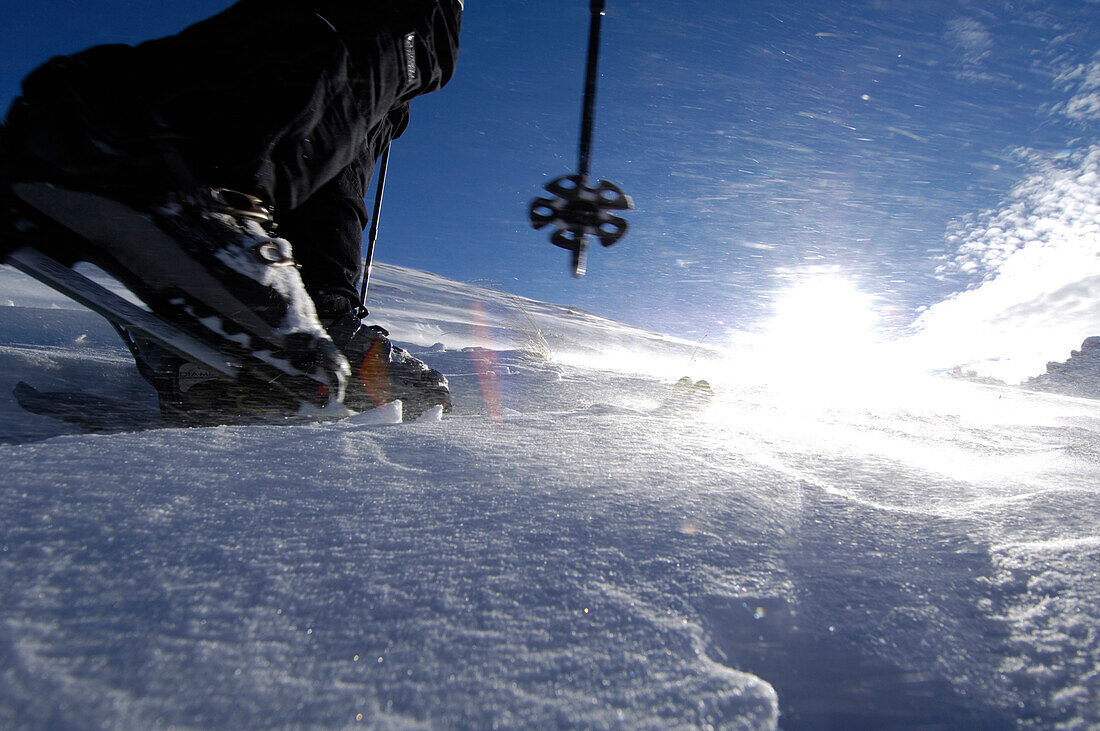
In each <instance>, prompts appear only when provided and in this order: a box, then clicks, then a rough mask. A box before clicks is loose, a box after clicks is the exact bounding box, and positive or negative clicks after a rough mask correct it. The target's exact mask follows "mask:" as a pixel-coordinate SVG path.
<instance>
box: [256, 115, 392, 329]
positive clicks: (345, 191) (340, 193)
mask: <svg viewBox="0 0 1100 731" xmlns="http://www.w3.org/2000/svg"><path fill="white" fill-rule="evenodd" d="M407 122H408V105H405V106H402V107H399V108H398V109H397V110H396V111H394V112H392V113H391V114H390V116H389V117H387V118H386V119H385V120H383V121H382V123H381V124H379V125H378V126H377V127H376V128H375V129H373V130H372V131H371V133H370V135H369V136H368V140H367V143H366V145H365V147H364V152H363V154H362V155H361V156H360V157H359V159H358V160H356V161H355V162H354V163H352V164H351V165H349V166H348V167H347V168H345V169H344V170H343V171H342V172H341V173H340V174H339V175H337V176H336V178H334V179H333V180H330V181H329V182H328V183H326V184H325V185H324V186H323V187H322V188H321V189H320V190H318V191H317V192H316V193H314V194H313V195H312V196H310V197H309V198H308V199H306V200H305V201H304V202H303V203H302V204H301V205H299V206H297V207H296V208H293V209H291V210H288V211H278V212H277V214H278V215H277V221H278V224H279V233H280V234H281V235H283V236H285V237H286V238H288V239H289V240H290V241H292V242H293V243H294V258H295V259H296V260H297V261H298V264H299V265H300V266H301V274H302V281H303V282H304V283H305V286H306V290H307V291H308V292H309V294H310V296H312V297H313V301H314V303H315V304H316V305H317V313H318V316H319V317H320V318H321V322H322V323H323V324H325V325H326V326H328V325H330V324H331V323H333V322H334V321H336V320H337V319H339V318H340V317H341V316H343V315H345V314H347V313H349V312H352V311H353V310H356V309H357V308H358V307H359V305H360V302H359V296H360V295H359V283H360V281H361V279H360V278H361V276H362V261H363V252H362V248H363V229H364V228H366V226H367V222H368V218H369V216H368V213H367V206H366V201H365V200H364V197H365V196H366V193H367V188H368V187H369V185H370V180H371V177H372V176H373V173H374V166H375V161H376V160H378V158H379V156H380V155H381V154H382V151H383V149H384V148H385V146H386V145H387V144H388V143H389V142H390V141H391V140H393V139H395V138H396V137H398V136H400V135H401V133H402V132H403V131H404V129H405V126H406V125H407Z"/></svg>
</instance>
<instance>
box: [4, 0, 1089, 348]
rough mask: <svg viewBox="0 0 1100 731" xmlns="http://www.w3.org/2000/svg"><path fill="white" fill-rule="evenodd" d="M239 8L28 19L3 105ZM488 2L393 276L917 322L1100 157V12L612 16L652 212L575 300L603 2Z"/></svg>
mask: <svg viewBox="0 0 1100 731" xmlns="http://www.w3.org/2000/svg"><path fill="white" fill-rule="evenodd" d="M228 4H229V3H227V2H224V1H223V2H214V1H213V0H193V1H192V2H189V3H186V4H183V3H162V2H159V1H154V0H129V1H127V2H121V1H115V2H101V1H99V0H83V1H81V2H74V1H69V0H36V2H33V3H31V2H24V1H23V0H10V1H9V2H8V3H6V4H5V6H4V10H3V11H2V13H0V17H3V20H4V22H3V23H2V24H0V25H2V26H3V27H2V29H0V38H2V44H0V45H2V51H0V53H2V56H0V97H2V101H3V102H4V103H5V104H6V103H7V101H8V100H10V99H11V98H12V97H13V96H14V95H15V94H16V93H17V88H18V80H19V78H20V77H21V76H22V75H23V74H25V73H26V72H27V71H29V70H30V69H31V68H32V67H33V66H34V65H35V64H36V63H38V62H39V61H41V60H42V59H44V58H46V57H48V56H49V55H51V54H56V53H64V52H70V51H76V50H79V49H81V48H83V47H85V46H88V45H91V44H94V43H102V42H118V41H122V42H137V41H140V40H144V39H147V38H150V37H155V36H158V35H163V34H166V33H169V32H172V31H175V30H178V29H180V28H182V27H183V26H184V25H186V24H187V23H189V22H192V21H194V20H198V19H200V18H202V17H205V16H207V15H210V14H212V13H213V12H215V11H217V10H220V9H221V8H223V7H226V6H228ZM467 6H468V7H467V12H466V17H465V20H464V29H463V50H462V55H461V57H460V62H459V70H458V74H457V76H456V78H455V79H454V81H453V82H452V83H451V84H450V85H449V86H448V87H447V88H446V89H444V90H443V91H442V92H440V93H438V94H435V95H431V96H429V97H425V98H422V99H420V100H418V102H417V103H415V104H414V108H413V117H412V125H411V127H410V130H409V131H408V132H407V133H406V135H405V136H404V137H403V138H402V139H401V140H399V141H398V143H397V144H396V145H395V147H394V153H393V161H392V169H391V178H390V181H389V187H388V190H387V204H386V208H385V210H384V213H383V220H382V232H381V238H380V241H379V250H378V258H379V259H380V260H382V261H386V262H389V263H394V264H401V265H407V266H412V267H416V268H420V269H426V270H429V271H433V272H437V273H439V274H442V275H445V276H448V277H451V278H454V279H458V280H462V281H475V280H483V281H485V282H486V283H491V284H494V285H497V286H500V287H501V288H503V289H505V290H507V291H511V292H515V293H517V294H522V295H525V296H530V297H534V298H537V299H542V300H549V301H553V302H559V303H564V304H572V305H576V306H579V307H583V308H585V309H589V310H592V311H596V312H599V313H601V314H606V315H609V316H611V317H615V318H617V319H621V320H624V321H627V322H629V323H631V324H636V325H640V326H643V327H648V328H651V329H655V330H659V331H663V332H668V333H673V334H682V335H686V336H691V337H694V338H708V339H709V340H710V341H711V342H723V341H724V339H725V338H727V337H728V333H729V331H731V330H740V329H746V328H750V329H751V328H752V327H756V326H759V324H760V323H762V322H765V321H766V320H767V318H768V317H769V314H770V312H771V309H770V308H771V304H772V302H773V301H774V300H775V299H776V298H777V296H778V295H779V294H780V293H781V292H783V291H784V289H785V288H786V287H788V286H789V284H790V282H791V281H792V280H797V279H798V278H799V277H800V276H803V274H804V273H805V272H807V271H820V270H828V271H832V272H839V273H841V274H842V276H844V277H846V278H848V279H849V280H850V281H852V282H854V283H856V285H857V286H858V287H859V289H860V290H861V291H863V292H865V293H866V294H868V295H869V296H871V297H873V298H875V300H876V302H877V303H878V305H877V306H878V307H879V309H880V311H881V314H882V321H883V323H884V324H885V325H887V326H889V327H893V328H900V327H906V326H909V325H910V324H911V323H913V321H914V318H916V317H917V315H918V314H919V313H920V312H921V311H922V308H927V307H929V306H931V305H935V304H937V303H939V302H941V301H942V300H944V299H945V298H948V297H949V296H950V295H952V293H956V292H959V291H962V290H965V289H966V288H967V287H971V288H973V287H975V286H977V285H979V284H981V282H982V281H983V278H984V279H988V278H990V277H995V276H996V274H997V270H996V269H993V270H977V269H976V268H975V267H973V266H971V267H966V266H962V265H957V266H954V267H952V266H946V267H945V266H944V262H945V261H948V262H950V261H952V260H954V259H956V258H957V257H958V256H959V255H960V252H959V246H960V243H961V242H966V241H969V242H970V243H971V248H973V247H974V246H978V245H979V244H977V243H975V242H982V241H986V240H987V239H989V237H988V236H987V235H986V233H988V232H986V233H982V232H977V233H975V228H974V227H975V226H980V225H982V224H981V222H982V221H983V220H987V219H988V220H993V219H994V218H996V213H995V212H996V211H997V210H999V209H1000V208H1003V207H1004V206H1011V205H1012V191H1013V189H1014V187H1016V186H1019V185H1021V183H1022V181H1026V180H1029V177H1028V176H1032V175H1035V174H1037V171H1039V172H1041V171H1042V170H1043V169H1045V168H1044V165H1046V166H1050V165H1054V166H1057V165H1063V166H1064V165H1067V164H1075V163H1073V162H1072V161H1073V160H1075V159H1078V158H1075V157H1074V156H1075V155H1081V154H1083V151H1087V150H1088V149H1090V145H1092V144H1093V143H1094V142H1096V140H1095V126H1096V118H1097V116H1098V115H1096V114H1093V111H1094V110H1092V107H1090V104H1091V100H1090V96H1089V95H1090V94H1091V93H1092V89H1093V82H1092V81H1090V79H1091V76H1090V75H1089V74H1090V69H1092V65H1091V64H1094V63H1095V60H1094V55H1095V54H1096V53H1097V51H1100V22H1098V21H1100V4H1098V3H1097V2H1095V0H1054V1H1052V2H1032V1H1030V0H1028V1H1019V2H1018V1H1015V0H1014V1H1012V2H1009V1H1008V0H974V1H969V2H961V1H955V2H948V1H945V0H926V1H924V2H911V1H908V0H859V1H853V0H814V1H807V2H799V3H792V2H780V1H778V0H774V1H770V2H768V1H761V0H750V1H746V2H737V3H732V2H713V1H704V0H665V1H663V2H640V1H633V0H608V12H607V17H606V20H605V23H604V43H603V50H602V58H601V72H602V73H601V79H600V90H599V106H598V110H597V117H596V136H595V142H594V153H593V161H592V173H593V175H594V176H596V177H604V178H607V179H608V180H611V181H613V182H615V183H617V184H618V185H620V186H621V187H622V188H623V189H624V190H625V191H626V192H627V193H628V194H630V195H631V196H633V198H634V200H635V203H636V205H637V210H636V211H634V212H632V213H631V214H630V216H629V219H630V223H631V226H632V230H631V232H630V233H629V234H628V235H627V237H626V238H625V239H624V240H623V241H622V242H621V243H619V244H618V245H617V246H616V247H614V248H612V249H608V250H602V249H600V250H594V251H593V252H592V254H591V257H590V261H589V273H588V276H587V277H585V278H583V279H580V280H574V279H573V278H572V277H571V276H570V275H569V273H568V263H567V260H568V256H567V254H566V253H565V252H564V251H562V250H560V249H557V248H555V247H553V246H551V245H550V244H549V243H548V241H547V240H546V236H545V235H544V234H541V233H537V232H535V231H533V230H531V229H530V228H529V226H528V224H527V220H526V206H527V203H528V201H529V200H530V199H531V198H533V197H535V196H537V195H539V194H540V192H541V190H540V186H541V185H542V184H544V183H545V182H547V181H549V180H550V179H552V178H554V177H556V176H558V175H562V174H566V173H569V172H572V171H573V168H574V166H575V164H576V145H577V130H578V126H579V116H580V97H581V91H582V87H583V68H584V52H585V43H586V33H587V26H588V19H589V12H588V2H587V1H586V0H569V1H564V0H553V1H552V2H551V1H550V0H545V1H540V2H516V0H469V2H468V3H467ZM1075 70H1076V71H1075ZM1097 78H1098V79H1100V71H1098V72H1097ZM1096 83H1097V84H1100V81H1097V82H1096ZM1075 99H1076V100H1077V101H1076V102H1074V100H1075ZM1074 104H1076V106H1074ZM1098 108H1100V107H1098ZM1090 110H1091V111H1090ZM257 113H262V110H257ZM1078 177H1080V176H1078ZM983 216H985V218H983ZM1009 238H1011V237H1009ZM1017 238H1018V237H1017ZM1012 240H1013V241H1014V240H1016V239H1012ZM598 248H599V247H597V249H598ZM979 258H981V257H979ZM1092 294H1093V293H1092V291H1091V290H1090V292H1089V297H1091V296H1092ZM1097 325H1098V327H1097V328H1096V329H1097V331H1100V323H1097ZM1086 326H1087V323H1086V325H1080V326H1079V327H1078V329H1081V328H1084V327H1086ZM1088 334H1092V333H1089V332H1082V333H1081V338H1083V337H1084V336H1086V335H1088ZM1073 344H1074V343H1070V345H1073Z"/></svg>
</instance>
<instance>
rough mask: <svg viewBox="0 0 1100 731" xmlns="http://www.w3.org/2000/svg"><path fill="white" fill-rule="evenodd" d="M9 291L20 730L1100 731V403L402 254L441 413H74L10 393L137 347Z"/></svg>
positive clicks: (5, 617)
mask: <svg viewBox="0 0 1100 731" xmlns="http://www.w3.org/2000/svg"><path fill="white" fill-rule="evenodd" d="M0 305H6V306H4V307H2V308H0V398H3V399H4V401H3V404H2V405H0V442H2V443H0V458H2V461H3V465H4V477H3V480H2V481H0V725H2V726H3V727H5V728H44V727H51V728H100V727H109V728H153V727H181V728H256V727H326V728H341V727H354V726H357V725H362V726H365V727H373V728H488V727H495V726H499V727H550V728H557V727H586V728H624V729H625V728H630V729H637V728H654V729H656V728H661V729H664V728H679V727H682V728H692V727H698V728H709V727H715V728H753V729H755V728H770V727H775V726H777V725H778V726H781V727H783V728H800V727H801V728H805V727H813V728H821V727H835V728H855V727H907V726H909V727H912V726H928V727H940V728H945V727H957V728H964V727H965V728H1002V727H1007V726H1012V725H1021V726H1024V727H1036V728H1038V727H1042V728H1053V727H1063V728H1087V727H1096V726H1098V725H1100V629H1098V628H1100V572H1098V571H1097V566H1098V559H1100V402H1097V401H1091V400H1086V399H1078V398H1071V397H1066V396H1060V395H1054V394H1043V393H1034V392H1028V391H1023V390H1019V389H1014V388H1008V387H1000V386H991V385H983V384H976V383H969V382H963V381H957V380H950V379H935V378H931V377H921V376H916V375H912V374H903V373H898V374H896V375H894V374H891V373H882V372H878V371H877V369H875V368H874V367H873V366H870V365H868V363H867V362H864V361H861V360H857V359H852V358H848V359H845V360H844V361H842V363H843V364H844V365H843V366H841V367H831V368H830V367H825V365H826V364H824V363H823V362H822V361H825V360H827V359H828V354H827V353H825V352H823V351H822V350H820V349H818V348H817V346H810V345H805V344H803V345H805V347H803V349H802V350H799V349H797V348H795V349H789V350H787V351H784V357H785V358H786V361H785V362H786V365H787V367H786V368H779V369H776V368H771V367H768V365H767V362H764V365H763V366H761V364H760V363H754V359H755V358H756V357H757V355H756V353H755V352H754V351H753V350H751V349H742V350H737V351H728V352H724V351H720V350H719V349H716V348H706V347H703V346H700V345H698V344H695V343H689V342H685V341H680V340H676V339H673V338H669V337H666V336H661V335H656V334H652V333H647V332H643V331H639V330H637V329H634V328H630V327H627V326H624V325H621V324H618V323H615V322H612V321H609V320H606V319H603V318H600V317H597V316H595V315H592V314H589V313H586V312H583V311H578V310H574V309H570V308H566V307H559V306H554V305H549V304H545V303H539V302H533V301H530V300H526V299H522V298H519V297H514V296H511V295H508V294H506V293H503V292H500V291H497V290H495V289H493V288H481V287H476V286H472V285H469V284H460V283H456V282H452V281H448V280H445V279H442V278H439V277H436V276H433V275H429V274H425V273H421V272H415V271H410V270H405V269H399V268H395V267H388V266H382V265H378V266H376V273H375V279H374V283H373V289H372V305H373V306H372V319H373V320H374V321H376V322H378V323H380V324H383V325H385V326H386V327H387V328H389V329H390V331H391V333H392V336H393V338H394V339H395V340H396V341H398V342H399V343H402V344H405V345H407V347H409V349H410V350H411V351H412V352H413V353H414V354H416V355H418V356H421V357H423V358H424V359H426V360H427V361H428V362H430V363H431V364H432V365H433V366H435V367H437V368H439V369H440V370H442V371H444V372H445V373H446V374H447V375H448V376H449V377H450V379H451V384H452V388H453V392H454V397H455V410H454V413H453V414H451V415H449V416H447V417H445V418H444V419H443V420H442V421H440V422H430V421H424V422H416V423H410V424H395V423H387V422H388V421H392V419H390V418H387V413H388V412H382V413H381V414H374V415H371V414H367V415H363V416H361V417H357V418H353V419H349V420H346V421H340V422H330V423H304V424H281V425H262V426H246V427H220V428H207V429H190V430H178V429H153V430H148V431H141V432H133V433H115V434H82V433H80V432H79V431H78V430H77V429H75V428H73V427H69V426H66V425H64V424H61V423H58V422H55V421H51V420H49V419H44V418H41V417H37V416H33V415H31V414H28V413H25V412H23V411H21V410H20V408H19V407H18V406H17V405H16V403H15V401H14V399H12V398H11V396H10V394H11V391H12V389H13V387H14V386H15V384H16V383H17V382H19V381H21V380H22V381H27V382H29V383H31V384H32V385H33V386H35V387H36V388H39V389H41V390H45V391H49V390H81V391H86V392H89V393H97V394H101V395H106V396H112V397H115V398H126V399H130V400H133V401H135V402H137V403H147V404H148V405H149V407H150V408H154V404H155V399H154V396H153V394H152V392H151V390H150V389H148V388H147V387H145V385H144V383H143V382H142V381H141V379H140V378H139V376H138V375H137V373H136V371H135V370H134V368H133V367H132V365H131V363H130V359H129V355H128V354H127V353H126V351H125V350H124V348H123V346H122V345H121V343H120V342H119V341H118V339H117V337H116V336H115V335H114V333H113V331H112V330H111V328H110V327H109V326H108V325H107V324H106V323H105V322H104V321H102V320H101V319H100V318H98V317H97V316H95V315H93V314H91V313H89V312H88V311H86V310H83V309H81V308H80V307H78V306H77V305H75V304H72V303H70V302H68V301H67V300H65V299H64V298H62V297H60V296H59V295H56V294H54V293H53V292H51V291H50V290H48V289H45V288H43V287H41V286H39V285H37V284H35V283H33V282H31V281H30V280H28V279H26V278H25V277H23V276H22V275H20V274H18V273H16V272H15V271H14V270H12V269H10V268H8V267H0ZM815 342H816V341H815ZM684 375H688V376H691V377H692V378H706V379H708V380H709V381H710V382H711V383H712V385H713V386H714V390H715V398H714V400H713V401H712V402H711V403H710V405H709V406H707V407H706V408H703V409H700V408H698V407H695V406H692V405H691V404H687V403H677V402H676V401H675V400H671V401H670V400H669V399H670V397H671V394H672V384H673V383H674V382H675V381H676V380H677V379H678V378H679V377H681V376H684Z"/></svg>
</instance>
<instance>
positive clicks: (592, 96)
mask: <svg viewBox="0 0 1100 731" xmlns="http://www.w3.org/2000/svg"><path fill="white" fill-rule="evenodd" d="M591 11H592V22H591V24H590V25H589V27H588V69H587V71H586V73H585V81H584V113H583V115H582V116H581V144H580V159H579V160H578V162H577V174H578V175H580V176H581V177H582V178H587V177H588V166H589V158H590V156H591V153H592V127H593V126H594V125H595V120H596V80H597V73H598V67H599V61H600V26H601V21H602V20H603V13H604V0H592V5H591Z"/></svg>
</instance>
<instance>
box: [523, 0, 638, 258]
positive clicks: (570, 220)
mask: <svg viewBox="0 0 1100 731" xmlns="http://www.w3.org/2000/svg"><path fill="white" fill-rule="evenodd" d="M589 8H590V10H591V12H592V20H591V23H590V24H589V26H588V63H587V68H586V70H585V83H584V104H583V110H582V113H581V139H580V149H579V151H578V160H577V173H576V174H575V175H563V176H562V177H559V178H556V179H554V180H552V181H550V182H549V183H547V184H546V185H544V186H543V188H544V189H545V190H546V191H547V192H548V193H550V194H551V196H552V197H550V198H536V199H535V200H533V201H531V205H530V206H529V208H528V213H529V215H530V218H531V225H532V226H533V227H534V228H535V229H536V230H541V229H543V228H545V227H546V226H551V227H552V228H553V231H552V232H551V234H550V243H552V244H553V245H554V246H559V247H561V248H563V249H566V250H568V251H569V252H570V253H571V254H572V257H571V258H572V268H573V276H576V277H580V276H583V275H584V273H585V269H586V264H585V250H586V249H587V248H588V237H589V236H594V237H595V238H596V239H597V240H599V242H600V244H602V245H603V246H611V245H612V244H614V243H615V242H616V241H618V240H619V239H621V238H622V237H623V235H625V234H626V230H627V223H626V221H625V220H623V219H622V218H621V217H619V216H616V215H614V214H613V213H612V211H627V210H630V209H631V208H633V207H634V202H633V201H631V200H630V196H628V195H626V194H625V193H623V192H622V191H621V190H620V189H619V188H618V186H616V185H615V184H614V183H609V182H607V181H606V180H601V181H599V182H598V183H597V184H596V185H595V186H593V185H591V184H590V183H589V179H588V172H589V163H590V160H591V156H592V128H593V127H594V126H595V119H596V82H597V80H598V79H599V74H598V63H599V57H600V28H601V24H602V23H601V21H602V19H603V15H604V0H591V4H590V5H589Z"/></svg>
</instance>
